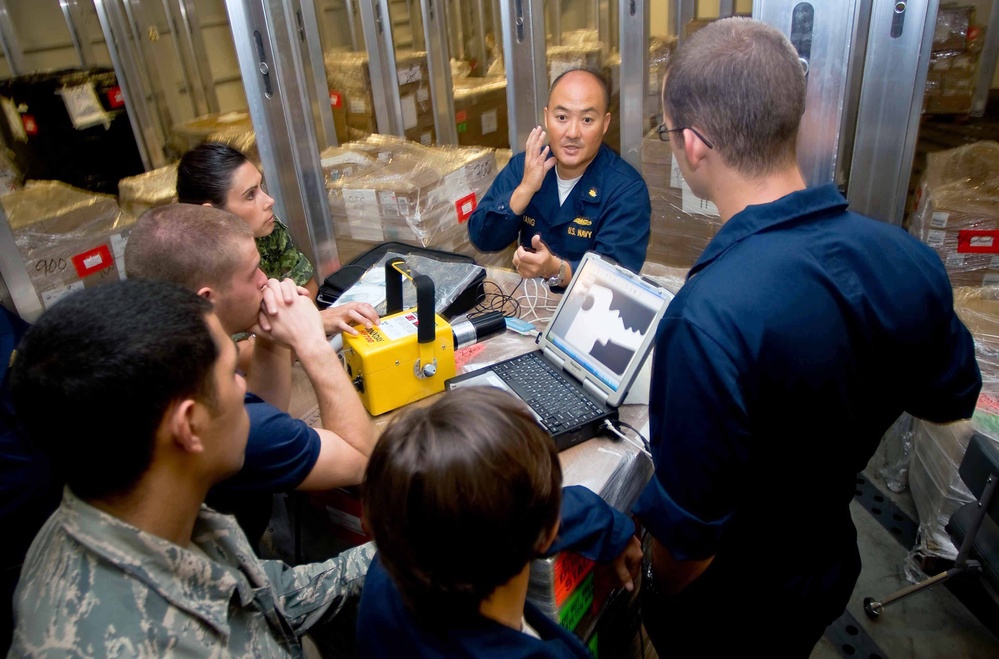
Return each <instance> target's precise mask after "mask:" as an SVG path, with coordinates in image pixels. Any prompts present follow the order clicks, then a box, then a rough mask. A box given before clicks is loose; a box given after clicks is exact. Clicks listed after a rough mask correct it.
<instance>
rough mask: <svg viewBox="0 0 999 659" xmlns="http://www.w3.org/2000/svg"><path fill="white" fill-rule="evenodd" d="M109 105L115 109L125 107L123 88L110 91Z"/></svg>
mask: <svg viewBox="0 0 999 659" xmlns="http://www.w3.org/2000/svg"><path fill="white" fill-rule="evenodd" d="M108 105H110V106H111V107H113V108H120V107H122V106H123V105H125V95H124V94H122V93H121V87H118V86H114V87H112V88H111V89H109V90H108Z"/></svg>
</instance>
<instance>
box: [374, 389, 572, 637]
mask: <svg viewBox="0 0 999 659" xmlns="http://www.w3.org/2000/svg"><path fill="white" fill-rule="evenodd" d="M561 484H562V469H561V466H560V465H559V461H558V453H557V452H556V450H555V445H554V443H553V442H552V441H551V438H550V437H549V436H548V434H547V433H545V431H544V430H542V429H541V427H540V426H538V424H537V423H536V422H535V420H534V417H533V415H532V414H531V413H530V411H529V410H528V409H527V408H526V407H524V405H523V404H522V403H521V402H520V401H518V400H516V399H514V398H513V397H512V396H510V395H509V394H506V393H505V392H502V391H498V390H495V389H493V388H484V387H483V388H468V389H458V390H456V391H453V392H451V393H449V394H448V395H447V396H445V397H443V398H441V399H440V400H438V401H437V402H436V403H434V404H433V405H431V406H430V407H424V408H417V409H413V410H409V411H406V412H403V413H402V414H399V415H398V416H397V417H396V418H395V419H393V420H392V423H391V424H390V425H389V427H388V428H387V429H386V430H385V432H384V433H383V434H382V436H381V438H380V439H379V440H378V444H377V445H376V446H375V450H374V452H373V454H372V455H371V460H370V462H369V463H368V470H367V473H366V475H365V479H364V484H363V486H362V488H363V499H364V502H365V512H364V514H365V520H366V523H367V526H368V528H369V529H371V533H372V535H373V536H374V540H375V544H376V545H377V546H378V551H379V555H380V556H381V560H382V563H383V564H384V565H385V568H386V570H387V571H388V573H389V574H390V575H391V577H392V579H393V581H394V582H395V583H396V585H397V586H398V588H399V591H400V593H401V594H402V597H403V600H404V601H405V602H406V605H407V606H408V607H409V609H410V610H411V611H412V612H413V613H414V614H415V615H417V616H419V617H421V618H423V619H424V620H425V621H426V622H428V623H430V624H433V623H435V622H437V623H444V622H446V621H447V619H448V617H449V616H455V615H463V616H467V615H469V614H471V613H475V612H477V611H478V610H479V604H480V603H481V602H482V601H483V600H484V599H485V598H486V597H488V596H489V595H490V594H491V593H492V592H493V591H494V590H496V588H497V587H498V586H501V585H503V584H505V583H507V582H508V581H510V579H512V578H513V577H514V576H516V575H517V574H519V573H520V572H521V571H522V570H523V569H524V567H525V566H526V565H527V564H528V562H529V561H530V560H531V559H532V558H535V557H536V556H538V554H539V551H540V550H541V549H542V546H543V544H544V542H545V540H546V539H547V538H548V536H549V534H550V531H551V530H552V529H553V528H554V525H555V523H556V522H557V520H558V517H559V507H560V505H561V496H562V490H561Z"/></svg>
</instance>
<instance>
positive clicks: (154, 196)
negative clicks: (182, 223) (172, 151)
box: [118, 163, 177, 219]
mask: <svg viewBox="0 0 999 659" xmlns="http://www.w3.org/2000/svg"><path fill="white" fill-rule="evenodd" d="M176 200H177V163H170V164H169V165H166V166H165V167H160V168H158V169H154V170H152V171H149V172H146V173H145V174H139V175H138V176H129V177H128V178H123V179H122V180H121V181H119V182H118V205H119V206H120V207H121V209H122V210H123V211H125V212H126V213H128V214H129V215H131V216H132V217H134V218H136V219H138V218H139V217H141V216H142V214H143V213H145V212H146V211H147V210H149V209H150V208H155V207H156V206H165V205H166V204H169V203H173V202H174V201H176Z"/></svg>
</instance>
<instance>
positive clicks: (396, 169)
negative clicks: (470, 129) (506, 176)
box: [321, 135, 509, 265]
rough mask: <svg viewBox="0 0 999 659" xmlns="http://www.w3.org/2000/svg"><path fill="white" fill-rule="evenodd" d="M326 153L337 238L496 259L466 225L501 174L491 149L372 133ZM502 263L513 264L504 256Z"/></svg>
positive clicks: (325, 167) (324, 160) (338, 240)
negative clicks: (430, 144)
mask: <svg viewBox="0 0 999 659" xmlns="http://www.w3.org/2000/svg"><path fill="white" fill-rule="evenodd" d="M321 157H322V161H323V163H324V170H326V172H327V188H328V190H329V199H330V209H331V212H332V216H333V228H334V232H335V233H336V236H337V244H338V245H340V243H341V242H342V241H344V240H350V241H357V242H360V243H364V244H367V245H368V246H369V247H370V246H374V245H376V244H378V243H381V242H384V241H388V240H395V241H400V242H405V243H409V244H413V245H422V246H424V247H434V248H437V249H443V250H447V251H453V252H460V253H462V254H468V255H470V256H473V257H475V258H476V260H478V261H479V262H480V263H482V264H487V265H491V264H492V261H491V260H490V258H489V257H487V256H486V255H483V254H482V253H481V252H478V251H477V250H475V249H474V247H473V246H472V245H471V243H470V242H469V239H468V229H467V226H466V224H465V222H466V221H467V220H468V217H469V216H470V215H471V212H472V210H474V208H475V206H476V204H477V203H478V201H479V200H480V199H481V198H482V196H483V195H484V194H485V192H486V191H487V190H488V189H489V186H490V185H491V184H492V182H493V179H494V178H495V177H496V171H497V170H496V160H495V157H494V155H493V151H492V149H485V148H476V147H425V146H423V145H421V144H418V143H415V142H411V141H407V140H403V139H400V138H397V137H391V136H386V135H371V136H369V137H367V138H366V139H364V140H361V141H357V142H350V143H348V144H345V145H343V146H341V147H333V148H331V149H327V150H326V151H324V152H323V153H322V155H321ZM350 161H354V162H357V163H360V164H359V165H357V167H356V169H354V170H353V171H347V169H348V167H346V166H345V164H344V163H349V162H350ZM325 163H329V165H328V166H327V165H326V164H325ZM500 254H502V252H501V253H500ZM341 260H344V256H343V255H341ZM502 265H509V263H508V262H507V261H506V260H505V259H504V262H503V263H502Z"/></svg>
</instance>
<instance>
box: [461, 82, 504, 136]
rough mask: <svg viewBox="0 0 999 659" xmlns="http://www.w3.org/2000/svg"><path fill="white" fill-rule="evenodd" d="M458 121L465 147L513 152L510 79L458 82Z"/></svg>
mask: <svg viewBox="0 0 999 659" xmlns="http://www.w3.org/2000/svg"><path fill="white" fill-rule="evenodd" d="M454 121H455V124H456V125H457V127H458V144H460V145H462V146H488V147H493V148H495V149H506V148H509V147H510V124H509V122H508V119H507V111H506V77H504V76H491V77H488V78H455V80H454Z"/></svg>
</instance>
